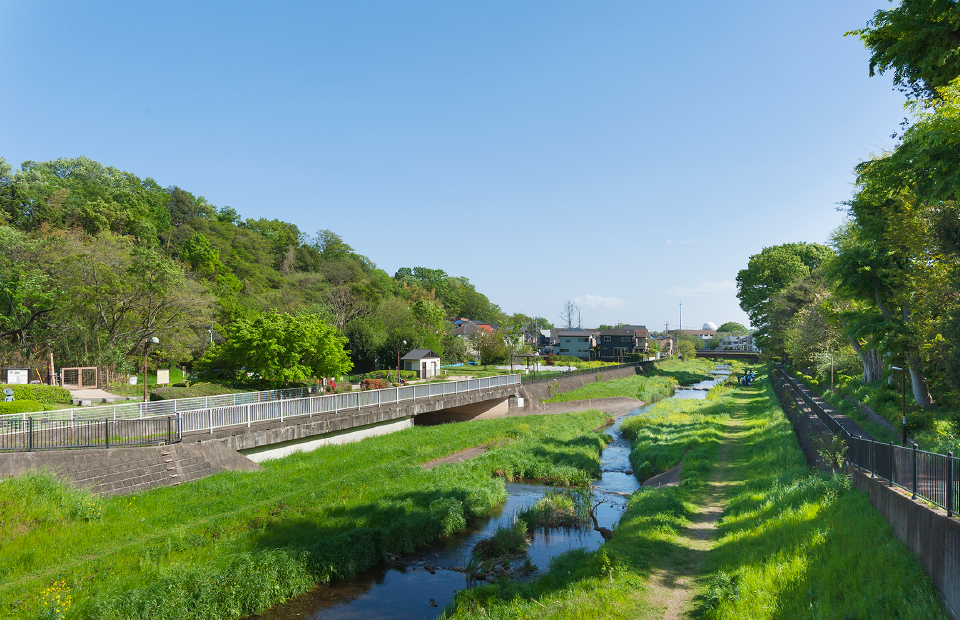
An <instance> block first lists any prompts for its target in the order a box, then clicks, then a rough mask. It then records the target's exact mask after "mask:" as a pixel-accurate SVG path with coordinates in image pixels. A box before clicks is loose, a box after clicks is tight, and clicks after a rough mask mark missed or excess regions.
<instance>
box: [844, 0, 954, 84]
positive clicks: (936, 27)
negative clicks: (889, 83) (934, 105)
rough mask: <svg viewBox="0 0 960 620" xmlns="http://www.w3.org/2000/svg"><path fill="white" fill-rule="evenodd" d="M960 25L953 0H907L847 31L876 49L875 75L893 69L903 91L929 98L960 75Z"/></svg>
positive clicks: (873, 58) (873, 53) (872, 65)
mask: <svg viewBox="0 0 960 620" xmlns="http://www.w3.org/2000/svg"><path fill="white" fill-rule="evenodd" d="M958 28H960V11H958V10H957V5H956V3H955V2H953V1H952V0H903V1H902V2H900V3H899V4H898V5H897V6H896V7H894V8H892V9H886V10H884V9H880V10H878V11H877V12H876V13H874V15H873V19H872V20H870V21H869V22H867V25H866V27H865V28H861V29H860V30H854V31H852V32H848V33H847V34H848V35H857V36H859V37H860V39H861V40H862V41H863V43H864V45H866V47H867V49H868V50H870V75H871V76H873V75H874V74H875V73H879V74H883V73H885V72H886V71H890V70H892V71H893V83H894V85H896V86H897V87H899V88H900V90H901V91H903V92H905V93H907V94H908V95H910V96H911V97H913V98H915V99H929V98H936V96H937V88H939V87H943V86H946V85H947V84H948V83H950V82H951V81H952V80H953V79H955V78H956V77H958V76H960V46H958V44H957V30H958Z"/></svg>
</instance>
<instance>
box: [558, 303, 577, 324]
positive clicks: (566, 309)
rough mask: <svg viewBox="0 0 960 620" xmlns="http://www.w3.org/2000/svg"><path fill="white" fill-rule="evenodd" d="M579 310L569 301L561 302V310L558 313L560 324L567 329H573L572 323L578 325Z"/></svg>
mask: <svg viewBox="0 0 960 620" xmlns="http://www.w3.org/2000/svg"><path fill="white" fill-rule="evenodd" d="M579 321H580V308H579V307H578V306H577V304H575V303H573V302H572V301H571V300H569V299H568V300H567V301H565V302H563V310H561V311H560V323H561V324H564V325H566V326H567V329H570V328H571V327H573V324H574V322H577V323H578V324H579Z"/></svg>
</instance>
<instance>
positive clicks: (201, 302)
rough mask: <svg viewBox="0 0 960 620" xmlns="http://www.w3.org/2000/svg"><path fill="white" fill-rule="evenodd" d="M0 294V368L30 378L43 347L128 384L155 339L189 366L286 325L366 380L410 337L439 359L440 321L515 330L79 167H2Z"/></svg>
mask: <svg viewBox="0 0 960 620" xmlns="http://www.w3.org/2000/svg"><path fill="white" fill-rule="evenodd" d="M0 286H2V289H3V294H2V297H0V301H2V304H0V347H2V348H0V356H2V357H3V359H4V360H5V361H6V363H7V364H10V365H21V364H29V365H31V366H33V367H36V368H40V367H44V362H43V361H42V360H43V359H45V358H46V356H47V351H48V350H50V351H52V352H53V354H54V356H55V359H56V362H57V366H73V365H77V366H80V365H82V366H102V367H107V368H110V369H113V370H115V371H119V372H129V371H131V370H133V368H134V365H135V362H136V359H137V355H138V354H139V355H140V356H142V354H143V345H144V343H145V341H147V340H149V339H150V338H151V337H154V336H157V337H159V338H160V345H159V346H157V347H156V348H155V349H154V351H155V355H157V356H158V357H159V358H160V359H162V360H163V361H164V362H166V363H189V362H190V361H192V360H195V359H197V358H199V357H200V356H201V355H202V354H203V353H204V352H205V351H206V350H207V348H208V347H209V346H210V342H211V338H212V339H213V341H214V342H218V341H220V340H221V339H222V338H223V336H224V334H225V333H226V330H227V329H228V328H229V326H230V325H232V324H235V323H237V322H238V321H241V322H242V320H246V321H247V322H248V323H249V322H251V321H253V320H254V319H255V317H257V316H258V315H261V314H264V313H267V314H274V313H287V314H291V315H313V318H318V317H319V318H320V319H322V320H323V321H324V322H326V323H327V324H329V325H332V326H334V327H335V328H336V330H337V331H338V332H339V333H340V334H342V335H343V336H345V337H346V338H347V348H348V349H349V350H350V352H351V354H350V355H351V359H352V362H353V365H354V369H355V370H358V371H367V370H372V369H374V368H378V367H379V368H384V367H389V366H392V365H394V364H395V360H396V351H397V346H398V343H400V342H402V341H404V340H406V341H407V343H408V346H407V348H413V347H424V348H433V349H435V350H437V351H438V352H442V351H443V348H444V342H443V340H444V334H445V333H446V331H447V330H446V327H445V325H444V319H445V318H449V317H453V316H468V317H471V318H474V319H481V320H485V321H492V322H496V323H502V322H504V321H508V320H509V319H510V317H507V316H505V315H504V314H503V312H501V310H500V308H499V307H498V306H497V305H495V304H492V303H490V300H489V299H488V298H487V297H486V296H485V295H483V294H482V293H480V292H478V291H477V290H476V289H475V288H474V286H473V285H472V284H471V283H470V281H469V280H468V279H467V278H465V277H453V276H449V275H447V274H446V273H445V272H443V271H442V270H439V269H427V268H422V267H416V268H403V269H400V270H399V271H398V272H397V273H396V275H395V276H391V275H389V274H388V273H386V272H385V271H383V270H382V269H379V268H377V266H376V265H374V264H373V263H372V262H371V261H370V259H368V258H367V257H366V256H363V255H362V254H360V253H358V252H357V251H355V250H354V249H353V248H352V247H351V246H350V245H348V244H347V243H346V242H345V241H344V240H343V239H342V238H341V237H340V236H339V235H337V234H336V233H334V232H332V231H330V230H321V231H319V232H317V233H316V234H314V235H310V234H307V233H304V232H303V231H301V230H300V229H299V228H298V227H297V225H296V224H292V223H289V222H283V221H280V220H276V219H273V220H269V219H265V218H259V219H253V218H248V219H243V218H241V216H240V214H238V213H237V212H236V211H235V210H234V209H233V208H231V207H229V206H223V207H217V206H214V205H212V204H210V203H209V202H207V200H206V199H204V198H203V196H198V195H195V194H192V193H191V192H189V191H186V190H184V189H181V188H179V187H175V186H174V187H161V186H160V185H159V184H158V183H157V182H156V181H154V180H153V179H151V178H143V179H142V178H139V177H137V176H136V175H133V174H131V173H129V172H123V171H121V170H118V169H117V168H113V167H108V166H104V165H102V164H100V163H98V162H95V161H92V160H90V159H87V158H85V157H78V158H73V159H58V160H56V161H49V162H32V161H28V162H25V163H24V164H23V165H22V166H21V167H20V169H14V168H12V167H11V166H10V165H9V164H8V163H7V162H6V161H5V160H3V159H2V158H0ZM514 318H515V319H520V318H523V317H522V315H518V316H517V317H514ZM391 360H392V361H391Z"/></svg>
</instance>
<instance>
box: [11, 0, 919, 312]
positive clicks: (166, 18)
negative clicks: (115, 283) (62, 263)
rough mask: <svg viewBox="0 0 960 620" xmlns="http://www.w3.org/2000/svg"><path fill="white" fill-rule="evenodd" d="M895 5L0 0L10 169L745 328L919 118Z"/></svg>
mask: <svg viewBox="0 0 960 620" xmlns="http://www.w3.org/2000/svg"><path fill="white" fill-rule="evenodd" d="M889 6H890V4H889V3H888V2H886V1H884V0H870V1H867V0H845V1H843V2H837V1H836V0H832V1H826V0H813V1H810V2H804V3H797V2H792V3H786V2H769V0H768V1H764V2H761V1H749V2H728V3H716V2H712V3H706V2H702V3H662V2H648V1H633V2H599V3H598V2H591V3H587V2H580V3H574V2H558V1H550V2H534V1H524V2H494V1H487V2H456V1H453V2H451V1H449V0H448V1H446V2H365V1H362V0H354V1H351V2H309V3H296V2H287V3H279V4H276V5H275V4H274V3H262V2H258V3H252V2H196V1H193V2H166V3H162V4H160V3H156V4H153V5H150V6H148V5H147V4H146V3H137V2H95V1H91V2H83V3H77V2H66V1H63V2H51V1H44V0H30V1H29V2H12V1H9V0H7V1H4V0H0V72H2V84H3V85H4V86H3V96H2V97H0V119H2V120H0V157H4V158H6V159H7V160H8V161H9V162H10V163H11V164H13V165H14V166H18V165H19V164H20V163H22V162H23V161H26V160H35V161H44V160H49V159H55V158H57V157H75V156H79V155H85V156H88V157H91V158H93V159H95V160H97V161H100V162H102V163H103V164H106V165H112V166H116V167H118V168H121V169H123V170H127V171H129V172H132V173H134V174H137V175H139V176H151V177H153V178H154V179H156V180H157V181H158V182H159V183H161V184H162V185H164V186H167V185H178V186H180V187H183V188H184V189H187V190H189V191H191V192H193V193H195V194H198V195H203V196H205V197H206V198H207V199H208V200H209V201H210V202H211V203H212V204H214V205H217V206H227V205H229V206H232V207H233V208H235V209H236V210H237V211H238V212H239V213H240V214H241V215H242V216H243V217H253V218H257V217H267V218H280V219H282V220H286V221H290V222H293V223H295V224H297V225H298V226H299V227H300V229H301V230H303V231H305V232H307V233H313V232H315V231H317V230H319V229H324V228H327V229H331V230H333V231H335V232H337V233H338V234H340V235H341V236H342V237H343V238H344V239H345V240H346V241H347V242H348V243H350V244H351V245H352V246H353V247H354V248H355V249H356V250H358V251H359V252H361V253H363V254H366V255H367V256H369V257H370V258H371V259H372V260H373V261H374V262H375V263H376V264H377V265H378V266H379V267H381V268H383V269H385V270H386V271H387V272H389V273H391V274H392V273H393V272H395V271H396V270H397V269H398V268H399V267H404V266H407V267H413V266H418V265H421V266H426V267H432V268H440V269H444V270H445V271H447V272H448V273H450V274H451V275H458V276H459V275H462V276H466V277H468V278H470V280H471V281H472V282H474V283H475V284H476V286H477V288H478V290H480V291H481V292H483V293H485V294H487V295H488V296H489V297H490V298H491V300H492V301H494V302H495V303H498V304H500V305H501V307H502V308H503V309H504V310H505V311H507V312H518V311H520V312H524V313H527V314H537V315H542V316H546V317H547V318H549V319H551V320H553V321H558V320H559V313H560V310H561V308H562V305H563V302H564V301H565V300H567V299H574V300H578V303H579V305H580V306H581V308H582V320H583V324H584V326H595V325H597V324H599V323H613V322H617V321H623V322H629V323H644V324H647V326H648V327H651V328H656V327H658V326H659V327H660V328H662V327H663V325H664V323H665V322H668V321H669V322H670V324H671V326H672V327H676V324H677V321H678V319H679V316H678V314H679V313H678V304H679V302H680V301H681V300H682V301H683V324H684V327H694V328H698V327H699V326H700V325H701V324H702V323H703V322H705V321H714V322H716V323H721V322H724V321H727V320H737V321H741V322H744V323H746V316H745V315H744V314H743V312H742V311H741V310H740V309H739V307H738V304H737V299H736V290H735V278H736V274H737V271H738V270H740V269H742V268H744V267H745V266H746V263H747V260H748V258H749V256H750V255H751V254H755V253H757V252H759V251H760V250H761V249H762V248H763V247H766V246H770V245H776V244H780V243H786V242H791V241H813V242H824V241H826V240H827V238H828V236H829V234H830V231H831V230H833V229H834V228H835V227H836V226H837V225H838V224H839V223H840V222H841V221H842V217H843V215H842V213H840V212H838V211H837V206H838V203H840V202H841V201H843V200H845V199H846V198H848V197H849V195H850V193H851V190H852V186H851V182H852V180H853V179H852V174H851V170H852V168H853V166H854V165H855V164H856V163H857V162H859V161H860V160H862V159H864V158H867V157H869V156H870V155H871V154H872V153H878V152H880V151H881V150H882V149H883V148H884V147H885V146H889V145H890V143H891V140H890V138H889V137H888V136H889V135H890V134H891V133H892V132H893V131H894V130H895V129H896V128H897V124H898V123H899V122H900V120H901V119H902V118H903V116H904V112H903V110H902V106H903V97H902V95H900V94H899V93H896V92H894V91H892V90H891V87H890V80H889V79H888V78H886V77H883V76H879V77H875V78H869V77H868V54H867V52H866V50H865V49H864V48H863V46H862V44H861V43H860V41H859V40H858V39H856V38H854V37H843V33H844V32H845V31H848V30H852V29H855V28H860V27H862V26H863V25H864V24H865V23H866V22H867V20H869V19H870V17H871V16H872V15H873V13H874V11H876V10H877V9H880V8H887V7H889Z"/></svg>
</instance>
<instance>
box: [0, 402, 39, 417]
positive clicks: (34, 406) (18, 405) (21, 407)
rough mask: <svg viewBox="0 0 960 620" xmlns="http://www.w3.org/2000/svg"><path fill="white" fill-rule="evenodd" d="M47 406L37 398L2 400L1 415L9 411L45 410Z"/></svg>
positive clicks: (29, 411) (31, 411)
mask: <svg viewBox="0 0 960 620" xmlns="http://www.w3.org/2000/svg"><path fill="white" fill-rule="evenodd" d="M45 410H46V408H45V407H44V406H43V405H42V404H41V403H38V402H37V401H35V400H14V401H11V402H9V403H7V402H0V415H5V414H8V413H33V412H35V411H45Z"/></svg>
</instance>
